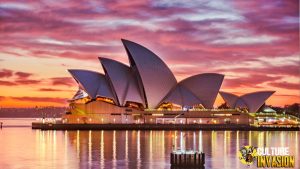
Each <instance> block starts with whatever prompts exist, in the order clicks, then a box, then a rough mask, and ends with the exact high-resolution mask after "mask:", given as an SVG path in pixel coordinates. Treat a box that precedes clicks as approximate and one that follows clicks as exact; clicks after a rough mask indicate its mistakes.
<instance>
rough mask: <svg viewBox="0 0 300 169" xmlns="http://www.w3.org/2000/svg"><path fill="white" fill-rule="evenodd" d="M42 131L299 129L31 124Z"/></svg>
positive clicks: (197, 125)
mask: <svg viewBox="0 0 300 169" xmlns="http://www.w3.org/2000/svg"><path fill="white" fill-rule="evenodd" d="M32 129H42V130H233V131H237V130H240V131H299V127H282V126H281V127H279V126H278V127H274V126H273V127H255V126H250V125H244V124H226V125H224V124H209V125H207V124H202V125H201V124H63V123H53V124H52V123H32Z"/></svg>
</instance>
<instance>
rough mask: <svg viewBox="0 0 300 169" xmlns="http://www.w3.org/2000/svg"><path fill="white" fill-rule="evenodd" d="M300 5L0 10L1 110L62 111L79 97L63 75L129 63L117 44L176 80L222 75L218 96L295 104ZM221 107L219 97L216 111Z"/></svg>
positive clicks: (291, 1)
mask: <svg viewBox="0 0 300 169" xmlns="http://www.w3.org/2000/svg"><path fill="white" fill-rule="evenodd" d="M298 7H299V1H297V0H279V1H277V0H266V1H258V0H257V1H254V0H253V1H242V0H241V1H227V0H216V1H210V0H206V1H197V2H195V1H189V0H187V1H179V0H170V1H166V0H162V1H161V0H160V1H159V0H157V1H144V0H131V1H103V2H101V1H80V2H79V1H73V2H72V1H67V0H66V1H65V0H63V1H51V0H46V1H43V3H41V2H37V1H32V0H28V1H26V0H24V1H21V2H20V1H12V0H9V1H5V0H2V1H1V2H0V107H31V106H35V105H38V106H50V105H51V106H52V105H53V106H62V105H67V103H66V99H68V98H71V97H72V96H73V94H74V92H75V91H76V90H77V85H76V84H75V81H74V80H73V79H72V78H71V76H70V75H69V74H68V72H67V71H66V70H67V69H71V68H79V69H88V70H95V71H99V72H103V70H102V68H101V65H100V63H99V62H98V59H97V57H98V56H101V57H108V58H111V59H115V60H118V61H121V62H123V63H126V64H128V60H127V56H126V52H125V50H124V49H123V46H122V43H121V41H120V39H121V38H124V39H128V40H131V41H135V42H138V43H140V44H142V45H144V46H146V47H147V48H149V49H151V50H152V51H153V52H155V53H156V54H157V55H158V56H160V57H161V58H162V59H163V60H164V61H165V62H166V64H167V65H169V67H170V69H171V70H172V71H173V72H174V74H175V76H176V78H177V80H178V81H180V80H182V79H183V78H186V77H188V76H191V75H195V74H199V73H207V72H215V73H221V74H225V79H224V81H223V84H222V87H221V90H222V91H227V92H233V93H236V94H238V95H241V94H243V93H248V92H252V91H262V90H275V91H276V93H275V94H274V95H273V96H271V98H270V99H269V100H268V101H267V103H268V104H272V105H278V106H283V105H285V104H291V103H295V102H298V103H299V102H300V91H299V86H300V82H299V77H300V76H299V75H300V74H299V65H300V60H299V54H300V52H299V8H298ZM222 102H223V100H222V99H221V98H220V96H218V98H217V101H216V103H215V105H219V104H220V103H222Z"/></svg>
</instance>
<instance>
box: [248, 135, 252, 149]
mask: <svg viewBox="0 0 300 169" xmlns="http://www.w3.org/2000/svg"><path fill="white" fill-rule="evenodd" d="M248 145H250V146H252V132H251V131H249V132H248Z"/></svg>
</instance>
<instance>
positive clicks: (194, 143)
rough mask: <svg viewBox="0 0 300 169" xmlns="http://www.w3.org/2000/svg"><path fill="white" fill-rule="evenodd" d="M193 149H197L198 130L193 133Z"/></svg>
mask: <svg viewBox="0 0 300 169" xmlns="http://www.w3.org/2000/svg"><path fill="white" fill-rule="evenodd" d="M193 151H196V132H194V133H193Z"/></svg>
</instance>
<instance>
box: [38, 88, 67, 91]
mask: <svg viewBox="0 0 300 169" xmlns="http://www.w3.org/2000/svg"><path fill="white" fill-rule="evenodd" d="M39 91H41V92H60V91H63V90H60V89H53V88H40V89H39Z"/></svg>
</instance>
